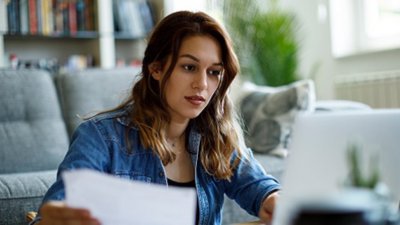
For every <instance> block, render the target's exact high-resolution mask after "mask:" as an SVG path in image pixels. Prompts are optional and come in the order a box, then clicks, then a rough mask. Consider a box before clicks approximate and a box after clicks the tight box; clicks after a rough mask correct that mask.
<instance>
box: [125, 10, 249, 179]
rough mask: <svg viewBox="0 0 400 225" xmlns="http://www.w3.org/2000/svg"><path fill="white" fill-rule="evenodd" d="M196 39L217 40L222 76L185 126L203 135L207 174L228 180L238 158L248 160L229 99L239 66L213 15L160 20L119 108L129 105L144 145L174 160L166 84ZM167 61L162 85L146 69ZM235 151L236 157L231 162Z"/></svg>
mask: <svg viewBox="0 0 400 225" xmlns="http://www.w3.org/2000/svg"><path fill="white" fill-rule="evenodd" d="M196 35H209V36H211V37H213V38H214V39H215V40H217V42H218V43H219V45H220V48H221V51H222V54H221V55H222V63H223V66H224V72H223V76H222V79H221V80H220V83H219V86H218V88H217V90H216V91H215V93H214V95H213V97H212V99H211V100H210V102H209V104H208V105H207V107H206V108H205V109H204V110H203V111H202V112H201V113H200V115H199V116H198V117H196V118H194V119H191V121H190V125H189V126H193V125H194V126H195V127H196V128H197V130H198V131H199V132H200V133H201V135H202V138H201V142H200V153H199V155H200V162H201V164H202V166H203V167H204V169H205V170H206V171H207V173H209V174H210V175H212V176H214V177H216V178H218V179H229V178H230V177H231V176H232V174H233V170H234V169H235V167H236V166H237V163H238V160H240V159H241V158H243V156H246V154H245V151H244V148H242V147H241V146H242V145H241V142H242V137H243V135H242V132H241V129H240V126H239V123H238V120H237V118H238V117H237V116H236V114H235V111H234V110H233V105H232V102H231V101H230V100H229V98H228V95H227V92H228V89H229V86H230V85H231V83H232V81H233V80H234V78H235V77H236V75H237V74H238V71H239V63H238V60H237V57H236V54H235V53H234V51H233V48H232V42H231V39H230V38H229V36H228V34H227V33H226V32H225V30H224V29H223V28H222V26H221V25H219V23H218V22H217V21H216V20H214V19H213V18H212V17H210V16H208V15H207V14H205V13H202V12H195V13H194V12H188V11H179V12H176V13H172V14H170V15H168V16H167V17H165V18H164V19H163V20H162V21H160V22H159V23H158V24H157V26H156V27H155V28H154V30H153V32H152V34H151V35H150V38H149V41H148V45H147V48H146V50H145V53H144V58H143V65H142V72H141V74H140V76H139V80H138V81H137V83H136V84H135V85H134V87H133V89H132V92H131V94H130V96H129V98H128V99H127V101H125V102H124V103H123V104H121V105H120V106H119V107H118V108H123V107H126V106H127V105H130V104H132V105H133V107H132V110H131V111H130V112H129V117H130V118H131V121H132V124H131V126H134V127H136V128H137V129H138V130H139V133H140V141H141V143H142V145H143V146H144V147H145V148H149V149H152V150H153V151H154V152H155V153H156V154H157V155H158V156H159V157H160V159H161V160H162V162H163V164H164V165H167V164H168V163H170V162H172V161H173V160H174V159H175V158H176V156H175V154H174V153H173V151H172V149H171V148H170V147H168V146H169V145H168V144H167V142H166V133H165V131H166V128H167V126H168V124H169V122H170V121H171V118H170V115H169V114H168V111H167V107H168V106H167V103H166V98H165V95H166V93H165V85H166V83H167V80H168V79H169V77H170V76H171V73H172V71H173V69H174V67H175V66H176V63H177V59H178V53H179V50H180V47H181V44H182V42H183V40H184V39H185V38H187V37H190V36H196ZM168 57H170V58H171V61H170V62H171V63H170V65H169V67H168V68H166V69H167V70H166V73H165V74H164V76H162V80H161V81H157V80H155V79H154V78H153V77H152V76H151V74H150V71H149V65H150V64H151V63H153V62H158V63H160V64H161V66H162V68H164V67H165V66H166V62H167V58H168ZM160 82H161V83H160ZM187 133H188V132H186V134H187ZM186 145H187V144H186ZM187 149H188V148H187ZM235 151H236V153H237V156H238V157H236V160H234V161H232V160H231V159H232V154H233V153H234V152H235Z"/></svg>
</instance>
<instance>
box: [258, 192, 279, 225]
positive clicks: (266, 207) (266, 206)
mask: <svg viewBox="0 0 400 225" xmlns="http://www.w3.org/2000/svg"><path fill="white" fill-rule="evenodd" d="M278 198H279V192H274V193H272V194H270V195H269V196H268V197H267V198H265V199H264V201H263V202H262V204H261V208H260V211H259V212H258V217H259V218H260V220H261V221H262V222H264V223H265V224H271V222H272V216H273V214H274V208H275V203H276V201H277V199H278Z"/></svg>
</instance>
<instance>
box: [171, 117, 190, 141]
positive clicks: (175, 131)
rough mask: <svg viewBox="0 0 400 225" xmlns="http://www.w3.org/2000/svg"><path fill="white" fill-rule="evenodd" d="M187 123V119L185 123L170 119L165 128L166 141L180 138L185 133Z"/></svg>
mask: <svg viewBox="0 0 400 225" xmlns="http://www.w3.org/2000/svg"><path fill="white" fill-rule="evenodd" d="M188 124H189V121H187V122H185V123H178V122H174V121H171V123H170V124H169V126H168V127H167V130H166V138H167V141H168V142H176V141H177V140H180V139H181V138H183V136H184V134H185V130H186V128H187V126H188Z"/></svg>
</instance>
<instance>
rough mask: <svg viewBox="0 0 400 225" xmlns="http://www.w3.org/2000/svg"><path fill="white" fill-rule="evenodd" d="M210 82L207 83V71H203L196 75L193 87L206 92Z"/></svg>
mask: <svg viewBox="0 0 400 225" xmlns="http://www.w3.org/2000/svg"><path fill="white" fill-rule="evenodd" d="M207 86H208V81H207V71H201V72H199V73H198V74H196V76H195V78H194V80H193V84H192V87H193V88H195V89H200V90H204V89H207Z"/></svg>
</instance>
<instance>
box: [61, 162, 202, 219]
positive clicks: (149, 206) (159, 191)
mask: <svg viewBox="0 0 400 225" xmlns="http://www.w3.org/2000/svg"><path fill="white" fill-rule="evenodd" d="M62 176H63V179H64V184H65V194H66V203H67V205H68V206H70V207H78V208H86V209H89V210H90V212H91V214H92V215H93V216H94V217H95V218H97V219H98V220H99V221H100V222H101V224H102V225H125V224H126V225H128V224H129V225H132V224H139V225H142V224H143V225H145V224H151V225H158V224H162V225H169V224H171V225H172V224H173V225H177V224H182V225H190V224H194V223H195V215H196V192H195V190H194V188H179V187H168V188H167V187H166V186H163V185H157V184H149V183H144V182H138V181H130V180H126V179H122V178H118V177H114V176H111V175H108V174H103V173H100V172H96V171H92V170H87V169H82V170H73V171H67V172H64V173H63V174H62Z"/></svg>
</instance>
